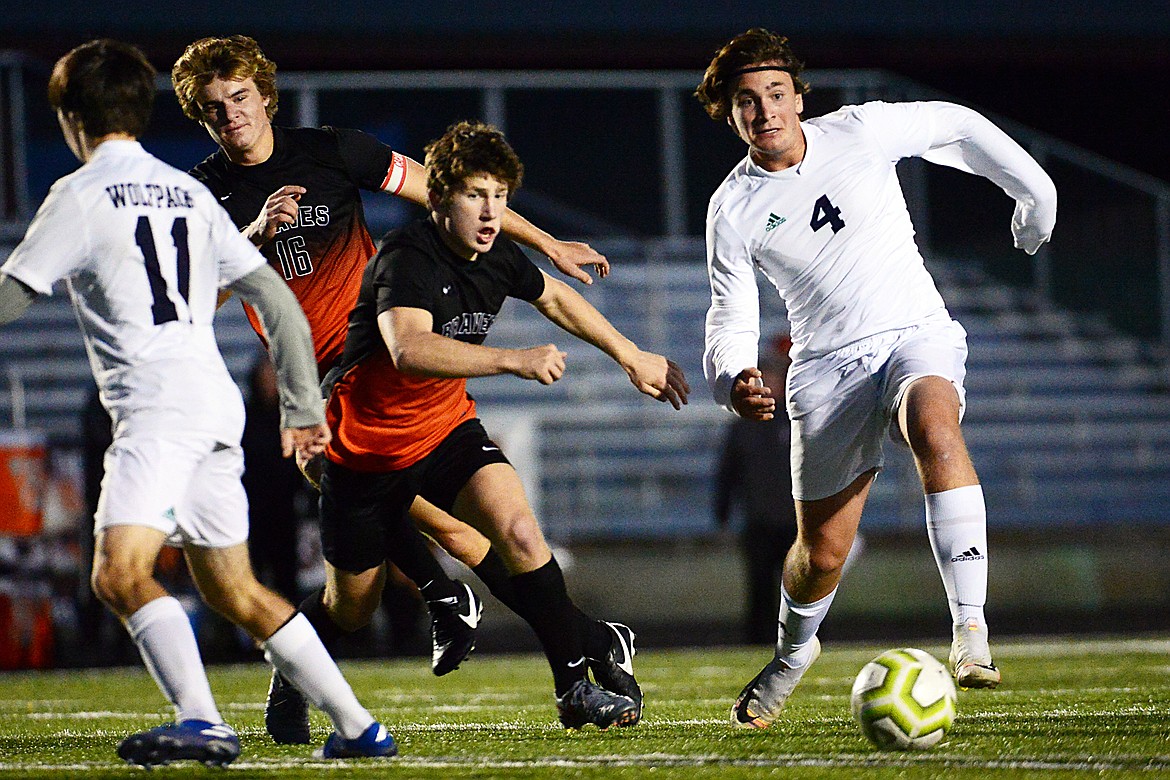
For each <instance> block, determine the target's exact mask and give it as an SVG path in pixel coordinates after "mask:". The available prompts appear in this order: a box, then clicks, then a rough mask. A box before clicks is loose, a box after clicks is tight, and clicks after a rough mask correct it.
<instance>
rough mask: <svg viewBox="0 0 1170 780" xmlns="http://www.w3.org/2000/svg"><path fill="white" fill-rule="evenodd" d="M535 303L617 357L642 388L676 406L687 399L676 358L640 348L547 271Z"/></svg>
mask: <svg viewBox="0 0 1170 780" xmlns="http://www.w3.org/2000/svg"><path fill="white" fill-rule="evenodd" d="M533 305H534V306H536V308H537V309H538V310H539V311H540V313H541V314H543V315H544V316H545V317H547V318H548V319H549V320H550V321H552V322H554V323H555V324H557V325H558V326H560V327H561V328H563V329H564V330H566V331H568V332H569V333H571V334H573V335H574V336H576V337H577V338H579V339H581V340H582V341H587V342H589V343H590V344H592V345H593V346H595V347H597V348H598V349H600V350H601V351H602V352H604V353H605V354H607V355H609V356H610V357H612V358H613V359H614V360H615V361H617V364H618V365H620V366H621V367H622V368H623V369H624V370H625V372H626V374H627V375H628V376H629V377H630V381H631V382H632V383H633V384H634V387H636V388H638V391H639V392H641V393H645V394H646V395H648V396H650V397H651V398H656V399H658V400H659V401H666V402H669V403H670V405H671V406H673V407H674V408H675V409H681V408H682V405H683V404H685V403H686V402H687V394H688V393H690V391H691V388H690V385H688V384H687V380H686V377H685V376H683V371H682V369H681V368H679V367H678V365H677V364H676V363H674V361H672V360H668V359H667V358H665V357H663V356H662V355H657V354H655V353H653V352H645V351H643V350H641V349H639V348H638V345H637V344H635V343H634V342H632V341H630V340H629V339H628V338H626V337H625V336H623V335H622V334H621V332H619V331H618V329H617V328H615V327H614V326H613V325H612V324H611V323H610V321H609V320H607V319H606V318H605V317H604V316H602V314H601V312H599V311H598V310H597V309H595V308H594V307H593V305H592V304H590V303H589V301H587V300H585V299H584V298H583V297H581V294H580V293H578V292H577V291H576V290H574V289H573V288H571V287H569V285H567V284H565V283H564V282H562V281H560V280H558V279H553V278H551V277H550V276H548V274H545V278H544V292H543V293H542V294H541V296H540V297H539V298H537V299H536V300H535V301H533Z"/></svg>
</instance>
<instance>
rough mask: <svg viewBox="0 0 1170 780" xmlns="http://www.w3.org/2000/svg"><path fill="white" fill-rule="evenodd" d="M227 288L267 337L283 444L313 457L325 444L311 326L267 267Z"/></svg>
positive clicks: (289, 450) (288, 451) (287, 452)
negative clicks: (252, 313) (250, 311)
mask: <svg viewBox="0 0 1170 780" xmlns="http://www.w3.org/2000/svg"><path fill="white" fill-rule="evenodd" d="M229 287H230V288H231V289H232V290H233V291H234V292H236V293H237V294H238V295H239V296H240V297H241V298H243V299H244V300H245V301H246V302H247V303H248V304H249V305H250V306H252V307H253V308H254V309H255V310H256V314H257V315H258V316H259V318H260V323H261V325H262V326H263V328H264V332H265V333H266V334H267V336H268V345H269V353H270V354H271V355H272V362H273V363H274V364H275V365H276V382H277V388H278V390H279V394H280V427H281V429H282V433H281V443H282V445H283V447H284V454H285V456H286V457H287V456H289V455H291V454H292V450H293V449H298V450H301V451H302V454H304V455H305V456H307V457H312V456H313V455H315V454H316V453H318V452H321V451H322V450H324V448H325V445H326V444H328V443H329V429H328V428H326V427H324V426H325V411H324V409H323V408H322V405H321V391H320V389H319V387H318V384H317V363H316V359H315V357H314V352H313V337H312V335H311V334H310V332H309V323H308V321H307V320H306V319H305V315H304V312H302V311H301V307H300V305H299V304H298V303H297V299H296V296H294V295H293V293H292V290H290V289H289V287H288V285H287V284H285V283H284V280H283V279H281V278H280V276H278V275H277V273H276V271H273V270H272V268H271V267H270V266H267V265H262V266H260V267H259V268H257V269H256V270H255V271H252V272H251V273H249V274H246V275H244V276H242V277H240V278H239V279H237V280H235V281H234V282H232V283H231V284H230V285H229Z"/></svg>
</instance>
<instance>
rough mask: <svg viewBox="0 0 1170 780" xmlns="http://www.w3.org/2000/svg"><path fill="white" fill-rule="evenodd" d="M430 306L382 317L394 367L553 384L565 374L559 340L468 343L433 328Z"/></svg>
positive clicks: (399, 308) (389, 312)
mask: <svg viewBox="0 0 1170 780" xmlns="http://www.w3.org/2000/svg"><path fill="white" fill-rule="evenodd" d="M433 322H434V318H433V316H432V315H431V313H430V312H429V311H426V310H425V309H416V308H412V307H408V306H395V307H393V308H390V309H388V310H387V311H384V312H382V313H381V314H379V315H378V330H379V332H380V333H381V334H382V340H383V341H384V342H386V349H387V350H388V351H389V352H390V359H391V360H393V361H394V366H395V367H396V368H397V369H398V370H399V371H402V372H404V373H407V374H417V375H420V376H434V377H445V378H449V379H451V378H460V377H472V376H495V375H497V374H514V375H516V376H518V377H520V378H521V379H534V380H536V381H538V382H540V383H541V384H543V385H551V384H552V383H553V382H555V381H557V380H558V379H560V378H561V376H562V375H563V374H564V373H565V353H564V352H561V351H560V350H559V349H557V347H556V345H555V344H544V345H542V346H539V347H529V348H528V349H499V348H497V347H487V346H484V345H482V344H467V343H465V342H462V341H457V340H456V339H452V338H448V337H446V336H441V335H439V334H438V333H434V332H432V330H431V326H432V323H433Z"/></svg>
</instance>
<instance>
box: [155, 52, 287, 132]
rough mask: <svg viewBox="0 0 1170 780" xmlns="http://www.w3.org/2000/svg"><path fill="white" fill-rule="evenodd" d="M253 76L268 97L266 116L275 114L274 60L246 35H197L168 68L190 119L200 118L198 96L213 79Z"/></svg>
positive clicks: (276, 98)
mask: <svg viewBox="0 0 1170 780" xmlns="http://www.w3.org/2000/svg"><path fill="white" fill-rule="evenodd" d="M217 78H219V79H226V80H230V81H243V80H244V79H248V78H250V79H252V81H254V82H255V84H256V89H257V91H259V93H260V96H261V97H266V98H268V106H267V113H268V118H269V119H272V117H273V116H274V115H275V114H276V104H277V102H278V99H279V95H278V94H277V92H276V63H275V62H273V61H272V60H270V59H268V58H267V57H265V56H264V52H263V51H261V49H260V45H259V44H258V43H256V41H254V40H252V39H251V38H249V37H248V36H246V35H229V36H228V37H226V38H200V39H199V40H197V41H195V42H194V43H192V44H191V45H190V46H188V47H187V49H186V50H185V51H184V52H183V56H181V57H179V59H178V60H176V61H175V67H173V68H171V83H172V84H174V86H175V97H177V98H178V99H179V106H180V107H181V108H182V109H183V113H184V114H186V115H187V117H188V118H189V119H194V120H195V121H196V122H201V121H203V112H202V111H201V110H200V109H199V102H198V100H197V96H198V94H199V90H200V89H202V88H203V87H205V86H207V85H208V84H210V83H211V81H212V79H217Z"/></svg>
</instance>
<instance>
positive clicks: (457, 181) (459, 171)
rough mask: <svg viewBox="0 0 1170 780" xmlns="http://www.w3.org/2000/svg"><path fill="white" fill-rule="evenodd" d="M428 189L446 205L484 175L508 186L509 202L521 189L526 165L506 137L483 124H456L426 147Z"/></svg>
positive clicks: (472, 122)
mask: <svg viewBox="0 0 1170 780" xmlns="http://www.w3.org/2000/svg"><path fill="white" fill-rule="evenodd" d="M425 152H426V158H425V160H426V167H427V189H428V190H429V191H431V192H433V193H436V194H438V195H439V197H440V199H441V200H442V201H443V202H444V203H446V202H448V200H449V199H450V197H451V194H452V193H453V192H454V190H455V189H456V188H457V187H459V185H461V184H462V183H463V182H464V181H466V180H467V179H469V178H471V177H472V176H476V175H480V174H484V175H487V176H491V177H492V178H494V179H497V180H499V181H501V182H503V183H504V184H506V185H508V198H509V199H511V197H512V196H513V195H514V194H515V193H516V190H518V189H520V182H521V181H522V180H523V178H524V164H523V163H521V162H520V158H519V157H518V156H517V155H516V152H515V150H513V149H512V147H511V146H510V145H509V144H508V142H507V140H505V138H504V134H503V133H502V132H500V131H499V130H498V129H496V128H495V127H493V126H491V125H489V124H485V123H483V122H474V121H463V122H456V123H455V124H453V125H451V126H450V127H448V128H447V132H445V133H443V135H442V136H440V137H439V138H437V139H435V140H434V141H431V142H430V143H429V144H427V145H426V149H425Z"/></svg>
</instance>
